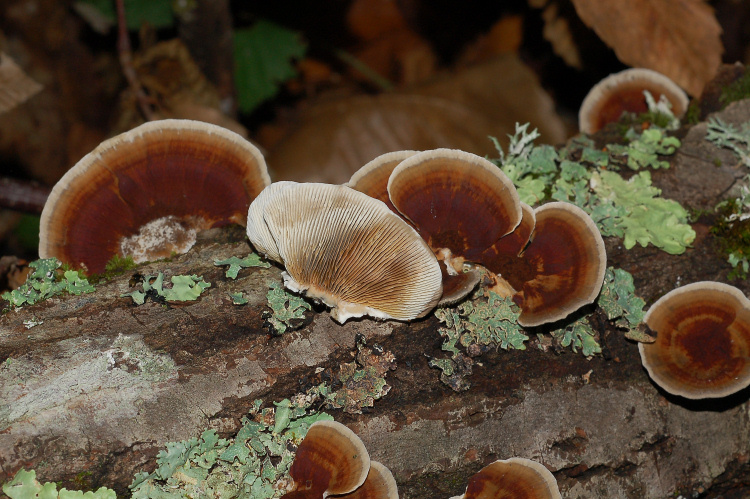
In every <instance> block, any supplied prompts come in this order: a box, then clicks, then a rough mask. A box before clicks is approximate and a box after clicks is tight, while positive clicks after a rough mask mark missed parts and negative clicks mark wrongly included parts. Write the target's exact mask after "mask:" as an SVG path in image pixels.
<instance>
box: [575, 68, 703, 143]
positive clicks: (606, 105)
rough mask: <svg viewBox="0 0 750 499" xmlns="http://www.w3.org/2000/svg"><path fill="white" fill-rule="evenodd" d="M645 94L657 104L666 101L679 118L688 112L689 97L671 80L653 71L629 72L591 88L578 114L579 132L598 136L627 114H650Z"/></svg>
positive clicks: (637, 69) (612, 77) (611, 77)
mask: <svg viewBox="0 0 750 499" xmlns="http://www.w3.org/2000/svg"><path fill="white" fill-rule="evenodd" d="M645 91H648V92H649V93H650V94H651V96H652V97H653V98H654V99H655V100H656V101H661V100H666V102H667V103H668V104H669V106H670V108H671V112H672V114H674V115H675V116H676V117H678V118H679V117H681V116H682V115H684V114H685V112H686V111H687V108H688V104H689V100H688V96H687V94H686V93H685V91H684V90H682V89H681V88H680V87H679V86H678V85H677V84H676V83H674V82H673V81H672V80H671V79H669V78H668V77H667V76H664V75H663V74H661V73H659V72H656V71H653V70H651V69H645V68H629V69H626V70H624V71H620V72H619V73H614V74H611V75H609V76H607V77H606V78H604V79H603V80H602V81H600V82H599V83H597V84H596V85H594V86H593V87H592V88H591V90H590V91H589V93H588V94H586V97H585V98H584V99H583V102H582V103H581V108H580V109H579V111H578V128H579V129H580V130H581V132H582V133H595V132H597V131H598V130H600V129H602V128H603V127H604V125H606V124H607V123H614V122H616V121H618V120H619V119H620V116H621V115H622V113H624V112H630V113H636V114H638V113H645V112H647V111H648V110H649V106H648V102H647V100H646V96H645V93H644V92H645Z"/></svg>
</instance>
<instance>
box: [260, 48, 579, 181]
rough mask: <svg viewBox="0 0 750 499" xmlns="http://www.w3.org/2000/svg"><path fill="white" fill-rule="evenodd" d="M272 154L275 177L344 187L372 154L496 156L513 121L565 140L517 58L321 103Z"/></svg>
mask: <svg viewBox="0 0 750 499" xmlns="http://www.w3.org/2000/svg"><path fill="white" fill-rule="evenodd" d="M300 121H301V123H300V124H299V126H298V127H297V128H296V129H295V130H292V131H291V132H290V133H289V134H288V135H287V136H286V137H285V138H284V139H282V140H280V141H279V142H278V143H276V144H275V145H274V146H273V147H272V148H271V150H270V153H269V155H268V157H267V159H268V166H269V169H271V177H272V178H273V179H274V180H297V181H305V182H329V183H342V182H346V181H347V180H349V178H350V177H351V175H352V174H353V173H354V172H355V171H356V170H358V169H359V168H360V167H361V166H363V165H364V164H365V163H367V162H368V161H370V160H372V159H374V158H375V157H377V156H379V155H381V154H384V153H387V152H391V151H398V150H404V149H412V150H424V149H434V148H437V147H450V148H456V149H463V150H465V151H469V152H473V153H475V154H479V155H480V156H484V155H485V154H488V155H491V156H496V155H497V151H496V150H495V148H494V146H493V145H492V142H491V141H490V140H489V138H488V136H490V135H492V136H495V137H497V138H498V139H499V140H500V142H501V143H505V145H506V146H507V135H508V134H513V132H514V129H515V124H516V122H520V123H526V122H531V124H532V127H538V128H539V131H540V133H541V134H542V137H541V139H540V142H544V143H553V144H554V143H558V142H562V141H563V140H564V139H565V130H564V126H563V124H562V121H561V119H560V117H559V116H557V114H555V111H554V102H553V101H552V99H551V98H550V96H549V95H548V94H546V93H545V92H544V90H543V89H542V87H541V86H540V84H539V81H538V80H537V78H536V76H535V75H534V73H533V72H532V71H531V70H530V69H529V68H528V67H526V66H525V65H524V64H523V63H522V62H521V61H520V59H519V58H518V56H517V55H516V54H506V55H504V56H501V57H497V58H495V59H493V60H491V61H488V62H486V63H484V64H476V65H473V66H471V67H468V68H463V69H461V70H460V71H456V72H453V71H451V72H447V73H446V74H445V75H443V77H441V78H437V79H436V80H435V81H433V82H431V83H429V84H426V85H420V86H418V87H414V88H412V89H410V90H409V94H382V95H376V96H356V97H347V98H343V99H339V100H336V101H332V102H328V103H323V104H318V105H316V106H314V107H313V108H311V109H309V110H308V112H307V113H306V114H305V115H304V116H302V117H301V120H300Z"/></svg>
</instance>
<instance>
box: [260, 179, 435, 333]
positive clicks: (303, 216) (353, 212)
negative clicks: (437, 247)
mask: <svg viewBox="0 0 750 499" xmlns="http://www.w3.org/2000/svg"><path fill="white" fill-rule="evenodd" d="M274 185H275V184H274ZM274 185H272V186H270V187H269V189H271V190H274V192H272V193H270V194H269V195H268V196H265V195H261V196H260V197H259V199H258V200H256V201H255V202H254V203H253V205H254V206H251V208H250V210H249V212H250V218H249V221H248V226H249V227H248V237H249V238H250V242H251V243H252V244H253V246H255V247H256V248H261V249H259V251H262V252H264V253H266V254H268V255H269V256H274V255H278V259H277V261H279V262H280V263H282V264H283V265H284V267H285V272H284V274H283V275H284V284H285V286H286V287H287V288H289V289H291V290H292V291H296V292H301V293H304V294H305V295H307V296H309V297H311V298H313V299H315V300H320V301H322V302H323V303H325V304H326V305H328V306H330V307H331V308H332V310H331V316H332V317H333V318H334V319H335V320H337V321H339V322H341V323H343V322H344V321H346V320H347V319H349V318H351V317H361V316H363V315H369V316H372V317H377V318H381V319H397V320H411V319H415V318H418V317H422V316H424V315H425V314H427V313H428V312H429V311H430V310H432V308H433V307H434V306H435V305H436V304H437V302H438V300H439V299H440V296H441V294H442V285H441V274H440V266H439V265H438V262H437V259H436V258H435V255H434V254H433V253H432V250H430V248H429V246H427V244H426V243H425V242H424V241H423V240H422V238H421V237H420V236H419V234H417V232H416V231H415V230H414V229H413V228H411V227H410V226H409V225H408V224H407V223H406V222H404V221H403V220H402V219H401V218H400V217H398V216H397V215H396V214H394V213H393V212H391V210H389V209H388V207H387V206H386V205H385V204H384V203H383V202H382V201H378V200H376V199H373V198H371V197H369V196H367V195H365V194H363V193H361V192H358V191H355V190H353V189H350V188H349V187H346V186H342V185H329V184H295V183H292V182H290V183H285V184H284V185H283V186H281V187H274ZM256 203H257V206H256ZM259 213H262V221H261V217H260V215H259ZM266 231H267V233H266ZM268 235H270V238H271V239H272V240H273V242H274V243H275V246H274V245H271V243H270V240H269V238H268ZM269 247H271V249H269Z"/></svg>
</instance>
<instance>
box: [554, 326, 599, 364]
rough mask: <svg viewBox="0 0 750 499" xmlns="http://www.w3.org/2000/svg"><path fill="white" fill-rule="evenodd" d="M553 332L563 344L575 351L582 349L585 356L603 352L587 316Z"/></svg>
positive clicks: (555, 337)
mask: <svg viewBox="0 0 750 499" xmlns="http://www.w3.org/2000/svg"><path fill="white" fill-rule="evenodd" d="M551 334H552V337H553V338H554V339H555V340H557V341H558V342H559V343H560V344H561V345H562V346H564V347H570V348H571V349H572V350H573V352H577V351H578V350H579V349H580V350H581V353H583V355H584V356H585V357H591V356H592V355H595V354H597V353H602V348H601V346H599V342H598V341H597V334H596V332H595V331H594V329H593V328H592V327H591V324H590V323H589V320H588V318H587V317H581V318H579V319H577V320H576V321H575V322H573V323H571V324H568V325H567V326H565V327H563V328H561V329H557V330H555V331H552V333H551Z"/></svg>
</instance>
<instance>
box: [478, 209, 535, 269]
mask: <svg viewBox="0 0 750 499" xmlns="http://www.w3.org/2000/svg"><path fill="white" fill-rule="evenodd" d="M521 212H522V215H523V216H522V218H521V223H520V224H518V227H516V229H515V230H514V231H513V232H511V233H510V234H508V235H505V236H503V237H501V238H500V239H498V240H497V241H496V242H495V243H494V244H493V245H492V246H490V247H489V248H487V249H486V250H485V251H483V252H482V254H481V256H480V257H479V259H478V263H481V264H482V265H484V266H485V267H487V268H488V269H490V270H491V271H493V272H495V273H497V274H502V275H504V274H505V273H507V270H508V269H510V268H512V266H513V265H514V264H515V262H516V260H517V259H518V257H519V256H520V255H521V253H522V252H523V250H524V249H525V248H526V245H527V244H528V243H529V240H530V239H531V235H532V234H533V232H534V227H536V214H535V212H534V209H533V208H532V207H531V206H529V205H527V204H526V203H521Z"/></svg>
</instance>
